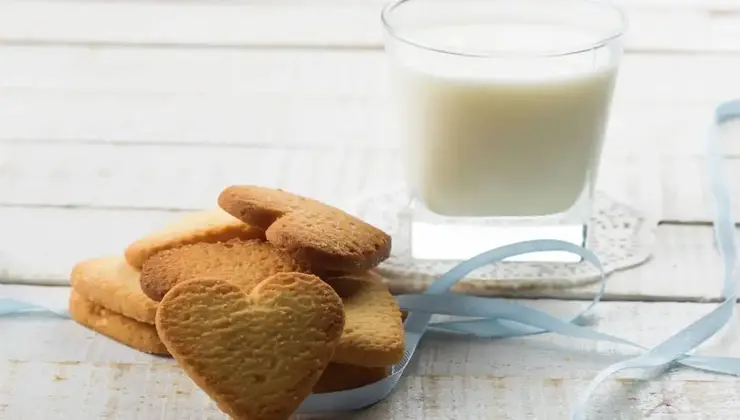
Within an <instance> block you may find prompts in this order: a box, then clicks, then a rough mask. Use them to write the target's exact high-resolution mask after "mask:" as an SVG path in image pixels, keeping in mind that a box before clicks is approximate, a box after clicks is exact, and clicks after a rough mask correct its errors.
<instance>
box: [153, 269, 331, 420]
mask: <svg viewBox="0 0 740 420" xmlns="http://www.w3.org/2000/svg"><path fill="white" fill-rule="evenodd" d="M156 326H157V332H158V333H159V336H160V338H161V339H162V341H163V342H164V344H165V346H166V347H167V349H168V350H169V351H170V353H171V354H172V356H173V357H174V358H175V360H176V361H177V363H178V364H179V365H180V366H181V367H182V368H183V370H184V371H185V372H186V373H187V374H188V375H189V376H190V377H191V378H192V379H193V381H194V382H195V383H196V385H198V386H199V387H200V388H201V389H203V391H205V392H206V393H207V394H208V395H209V396H210V397H211V398H212V399H213V400H214V401H216V403H217V404H218V406H219V408H220V409H221V410H223V411H224V412H225V413H227V414H228V415H230V416H231V417H233V418H234V419H239V420H242V419H243V420H247V419H249V420H257V419H259V420H278V419H281V420H284V419H287V418H288V417H289V416H290V415H291V414H292V413H293V412H294V411H295V410H296V409H297V408H298V406H299V405H300V403H301V402H302V401H303V400H304V399H305V398H306V397H307V396H308V395H309V394H310V393H311V390H312V388H313V386H314V385H315V384H316V382H317V381H318V379H319V377H320V376H321V374H322V372H323V371H324V369H325V368H326V366H327V365H328V364H329V361H330V360H331V358H332V355H333V354H334V349H335V348H336V346H337V343H338V342H339V339H340V337H341V334H342V329H343V327H344V308H343V306H342V301H341V299H340V298H339V296H338V295H337V294H336V292H334V290H333V289H332V288H331V287H330V286H329V285H327V284H326V283H324V282H323V281H321V279H319V278H318V277H316V276H313V275H310V274H302V273H279V274H275V275H273V276H271V277H268V278H267V279H265V280H263V281H262V282H260V283H259V284H258V285H257V287H255V288H254V289H253V290H252V291H251V293H249V294H246V293H245V292H244V291H243V290H242V289H241V288H239V287H238V286H236V285H235V284H233V283H230V282H227V281H224V280H220V279H195V280H189V281H186V282H183V283H179V284H177V285H176V286H175V287H173V288H172V289H171V290H170V291H169V292H168V293H167V294H166V295H165V297H164V299H163V300H162V301H161V302H160V304H159V308H158V309H157V316H156Z"/></svg>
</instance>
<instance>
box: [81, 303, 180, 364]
mask: <svg viewBox="0 0 740 420" xmlns="http://www.w3.org/2000/svg"><path fill="white" fill-rule="evenodd" d="M69 314H70V315H71V317H72V319H73V320H74V321H76V322H77V323H78V324H81V325H84V326H85V327H87V328H90V329H91V330H93V331H95V332H98V333H100V334H103V335H104V336H106V337H108V338H111V339H113V340H115V341H118V342H119V343H121V344H125V345H127V346H129V347H131V348H133V349H136V350H139V351H142V352H145V353H153V354H160V355H169V352H168V351H167V348H166V347H165V346H164V344H162V340H160V339H159V336H158V335H157V330H156V328H154V325H151V324H147V323H144V322H139V321H136V320H134V319H131V318H127V317H125V316H123V315H121V314H118V313H115V312H113V311H110V310H108V309H106V308H104V307H102V306H100V305H96V304H95V303H93V302H91V301H89V300H87V299H85V298H84V297H82V295H80V294H79V293H77V292H76V291H75V290H74V289H72V291H71V293H70V295H69Z"/></svg>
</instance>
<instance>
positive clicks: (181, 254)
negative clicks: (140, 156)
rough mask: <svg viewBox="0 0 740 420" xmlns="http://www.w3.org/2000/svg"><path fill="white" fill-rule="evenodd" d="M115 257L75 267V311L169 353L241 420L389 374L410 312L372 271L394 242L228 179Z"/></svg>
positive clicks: (317, 207) (277, 193)
mask: <svg viewBox="0 0 740 420" xmlns="http://www.w3.org/2000/svg"><path fill="white" fill-rule="evenodd" d="M218 204H219V207H220V208H218V209H215V210H206V211H200V212H195V213H192V214H188V215H186V216H185V217H183V218H181V219H180V220H178V221H176V222H175V223H173V224H171V225H169V226H166V227H164V228H162V229H161V230H159V231H156V232H152V233H150V234H149V235H147V236H145V237H143V238H140V239H138V240H137V241H135V242H134V243H132V244H130V245H129V246H128V248H126V250H125V252H124V253H122V255H120V256H108V257H100V258H94V259H90V260H87V261H83V262H80V263H78V264H77V265H76V266H75V268H74V270H73V271H72V274H71V284H72V292H71V295H70V300H69V310H70V313H71V315H72V318H73V319H74V320H75V321H77V322H78V323H80V324H82V325H85V326H87V327H89V328H91V329H93V330H95V331H97V332H99V333H101V334H104V335H106V336H108V337H110V338H112V339H114V340H116V341H119V342H121V343H123V344H126V345H128V346H130V347H132V348H134V349H137V350H140V351H143V352H147V353H152V354H159V355H171V356H173V357H174V358H175V360H176V361H177V362H178V364H179V365H180V366H181V367H182V368H183V370H184V371H185V372H186V373H187V374H188V375H189V376H190V377H191V378H192V379H193V381H194V382H195V383H196V384H197V385H198V386H199V387H201V388H202V389H203V390H204V391H205V392H206V393H207V394H208V395H209V396H211V398H213V399H214V400H215V401H216V402H217V404H218V406H219V407H220V408H221V409H222V410H223V411H225V412H226V413H227V414H229V415H231V416H232V417H233V418H237V419H281V418H287V417H288V416H289V415H290V414H291V413H292V412H293V411H294V410H295V409H296V408H297V407H298V405H299V404H300V402H301V401H302V400H303V399H304V398H305V397H306V396H307V395H308V394H310V393H311V392H319V393H321V392H333V391H339V390H345V389H351V388H356V387H359V386H362V385H366V384H368V383H372V382H375V381H378V380H380V379H382V378H383V377H385V376H387V375H388V374H389V372H390V366H391V365H393V364H395V363H398V362H399V361H400V360H401V359H402V357H403V354H404V335H403V326H402V319H401V313H400V311H399V308H398V305H397V304H396V302H395V300H394V299H393V297H392V296H391V294H390V292H389V290H388V288H387V286H386V285H385V284H384V282H383V279H382V278H380V277H379V276H378V275H377V274H375V273H374V272H373V271H372V269H373V268H374V267H375V266H377V265H378V264H379V263H380V262H382V261H383V260H385V259H386V258H387V257H388V256H389V254H390V248H391V239H390V237H389V236H388V235H387V234H385V233H384V232H382V231H380V230H379V229H377V228H375V227H373V226H371V225H369V224H367V223H365V222H363V221H362V220H359V219H358V218H355V217H353V216H351V215H349V214H347V213H345V212H343V211H341V210H339V209H337V208H334V207H331V206H328V205H326V204H324V203H321V202H319V201H316V200H312V199H309V198H305V197H301V196H298V195H295V194H291V193H288V192H285V191H281V190H275V189H269V188H263V187H256V186H232V187H229V188H227V189H225V190H224V191H223V192H222V193H221V194H220V196H219V198H218Z"/></svg>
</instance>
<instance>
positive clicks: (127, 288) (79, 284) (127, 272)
mask: <svg viewBox="0 0 740 420" xmlns="http://www.w3.org/2000/svg"><path fill="white" fill-rule="evenodd" d="M70 283H71V284H72V287H74V288H75V290H77V293H79V294H80V295H82V296H83V297H84V298H85V299H87V300H89V301H91V302H93V303H95V304H97V305H100V306H102V307H104V308H108V309H109V310H111V311H113V312H115V313H119V314H121V315H124V316H126V317H128V318H133V319H135V320H137V321H141V322H146V323H149V324H154V315H155V313H156V312H157V302H154V301H153V300H151V299H149V298H148V297H147V296H146V295H144V293H143V292H142V291H141V287H139V271H138V270H136V269H135V268H133V267H132V266H130V265H129V264H128V263H127V262H126V260H125V259H124V258H123V257H122V256H110V257H100V258H92V259H89V260H86V261H82V262H80V263H78V264H77V265H75V267H74V268H73V269H72V274H71V275H70Z"/></svg>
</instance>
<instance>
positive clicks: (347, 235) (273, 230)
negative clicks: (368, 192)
mask: <svg viewBox="0 0 740 420" xmlns="http://www.w3.org/2000/svg"><path fill="white" fill-rule="evenodd" d="M218 204H219V206H221V208H222V209H224V210H225V211H226V212H228V213H229V214H231V215H232V216H234V217H237V218H239V219H240V220H242V221H244V222H245V223H247V224H250V225H252V226H255V227H257V228H260V229H264V230H265V236H266V238H267V240H268V241H269V242H271V243H273V244H275V245H276V246H278V247H280V248H283V249H286V250H291V251H297V250H301V251H302V252H304V253H305V255H306V257H307V258H308V260H309V262H310V263H311V265H312V267H313V269H314V270H317V271H322V270H328V271H340V272H363V271H366V270H368V269H370V268H373V267H375V266H377V265H378V264H380V263H381V262H382V261H384V260H385V259H387V258H388V256H389V255H390V251H391V237H390V236H389V235H388V234H386V233H385V232H383V231H382V230H380V229H378V228H376V227H374V226H372V225H370V224H368V223H365V222H363V221H362V220H360V219H358V218H356V217H354V216H352V215H350V214H348V213H346V212H344V211H342V210H340V209H337V208H335V207H332V206H329V205H327V204H324V203H321V202H319V201H316V200H312V199H310V198H306V197H301V196H299V195H296V194H291V193H289V192H286V191H282V190H278V189H271V188H265V187H257V186H248V185H246V186H231V187H228V188H226V189H225V190H223V191H222V192H221V194H220V195H219V197H218Z"/></svg>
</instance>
